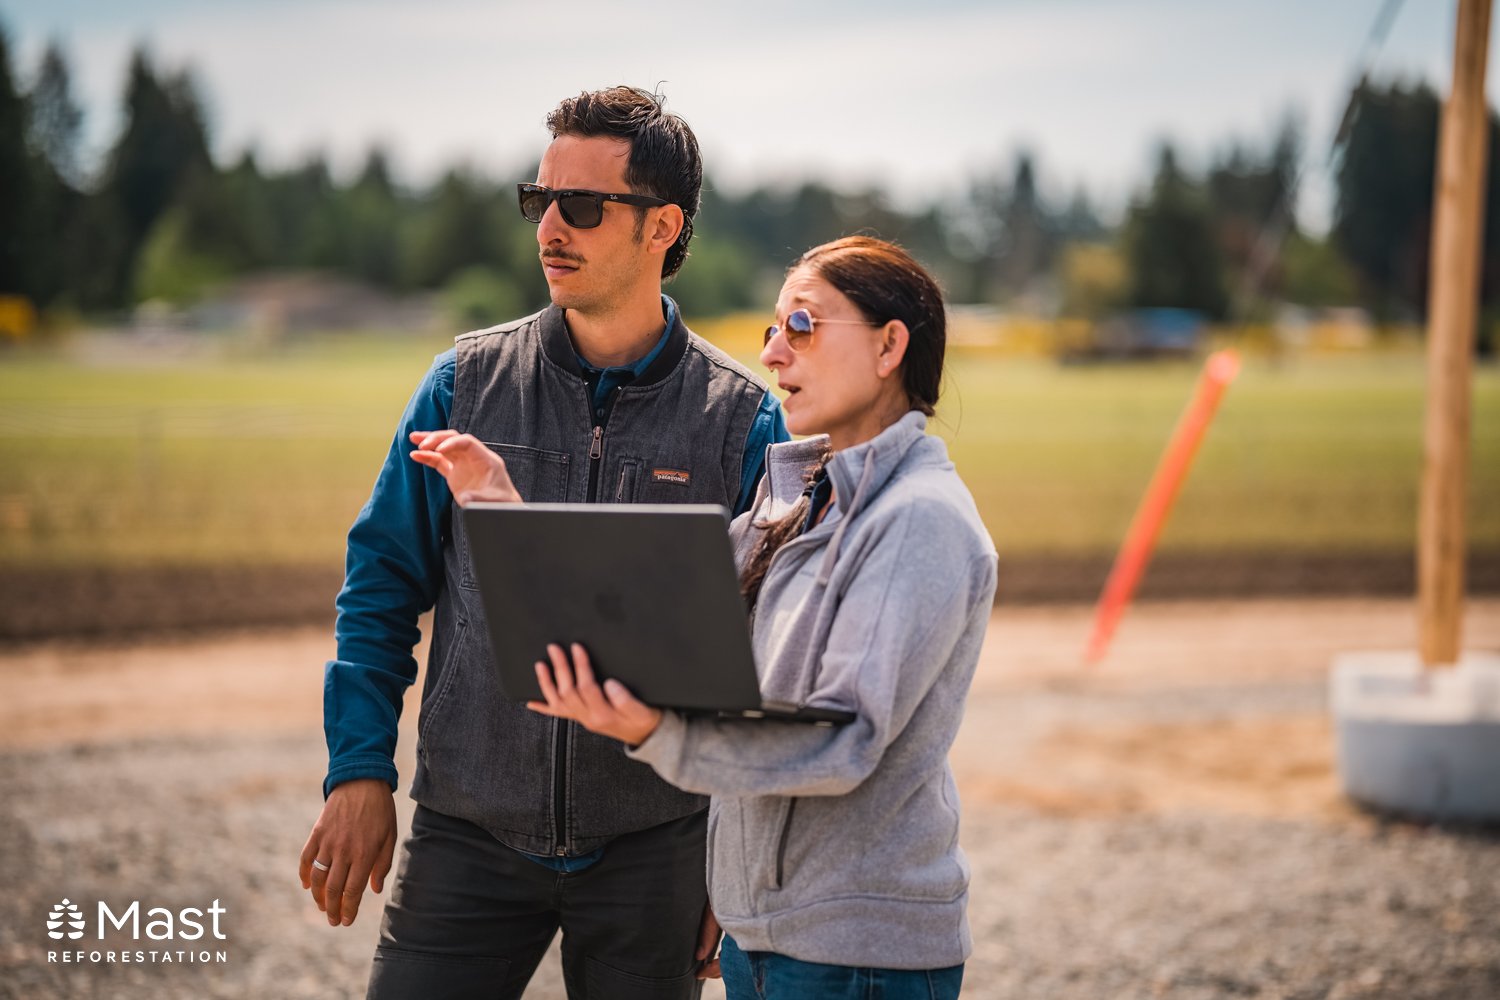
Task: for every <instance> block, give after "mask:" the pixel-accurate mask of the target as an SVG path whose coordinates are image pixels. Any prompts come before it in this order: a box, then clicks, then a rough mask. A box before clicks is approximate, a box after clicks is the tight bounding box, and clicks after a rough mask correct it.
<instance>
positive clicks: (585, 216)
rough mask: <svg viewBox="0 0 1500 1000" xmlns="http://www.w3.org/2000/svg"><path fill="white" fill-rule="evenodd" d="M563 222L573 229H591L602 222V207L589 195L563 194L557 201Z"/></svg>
mask: <svg viewBox="0 0 1500 1000" xmlns="http://www.w3.org/2000/svg"><path fill="white" fill-rule="evenodd" d="M557 207H558V208H559V209H560V210H561V211H562V217H563V221H564V222H566V223H567V224H568V225H570V226H572V227H573V228H574V229H593V228H594V227H595V226H597V225H598V224H599V223H600V222H603V221H604V205H603V203H602V202H601V201H600V199H599V198H598V197H597V196H595V195H591V194H565V195H563V196H562V197H560V198H558V199H557Z"/></svg>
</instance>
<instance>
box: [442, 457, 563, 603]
mask: <svg viewBox="0 0 1500 1000" xmlns="http://www.w3.org/2000/svg"><path fill="white" fill-rule="evenodd" d="M485 445H486V446H487V447H489V448H490V449H492V450H493V451H494V452H495V454H497V455H499V456H500V457H501V458H503V459H505V471H506V472H508V473H510V480H511V482H513V483H515V485H516V492H518V493H520V494H521V499H523V500H526V501H527V502H529V503H564V502H566V501H567V499H568V457H569V456H568V455H567V453H566V452H561V451H544V450H542V449H541V448H528V447H526V446H525V445H519V444H496V443H494V442H493V441H486V442H485ZM453 538H454V543H455V547H456V548H457V549H458V556H459V560H460V562H461V564H462V567H463V569H462V571H461V573H460V577H459V582H460V583H461V584H462V586H464V587H465V588H467V589H469V590H477V589H478V588H479V583H478V581H476V580H475V579H474V567H473V566H472V565H471V564H470V562H469V536H468V533H467V532H465V531H464V527H463V518H461V517H457V516H455V517H454V518H453Z"/></svg>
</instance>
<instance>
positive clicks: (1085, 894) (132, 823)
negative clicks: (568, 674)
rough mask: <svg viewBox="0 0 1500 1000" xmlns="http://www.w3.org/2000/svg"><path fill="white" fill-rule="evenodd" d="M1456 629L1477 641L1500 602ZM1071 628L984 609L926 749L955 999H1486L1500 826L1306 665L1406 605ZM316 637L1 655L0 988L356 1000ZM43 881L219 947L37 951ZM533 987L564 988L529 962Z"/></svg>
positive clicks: (1495, 975)
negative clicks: (956, 906)
mask: <svg viewBox="0 0 1500 1000" xmlns="http://www.w3.org/2000/svg"><path fill="white" fill-rule="evenodd" d="M1466 621H1467V644H1468V645H1469V646H1471V647H1473V648H1488V649H1495V648H1500V600H1497V599H1495V598H1485V599H1481V600H1476V601H1473V602H1471V603H1470V605H1469V608H1468V615H1467V619H1466ZM1088 626H1089V612H1088V610H1087V609H1084V608H1066V607H1064V608H1056V607H1054V608H1009V609H1002V610H1000V611H999V612H997V614H996V616H995V618H994V621H993V622H992V625H991V629H990V635H989V639H988V642H987V644H986V647H985V651H984V654H983V659H982V661H981V664H980V669H979V672H978V675H977V677H976V680H975V684H974V689H973V693H972V696H971V699H970V703H969V709H968V712H967V714H966V716H965V720H964V725H963V729H962V731H961V733H960V736H959V740H958V743H957V745H956V746H955V747H954V751H953V755H952V759H953V765H954V769H955V771H956V772H957V774H958V778H959V785H960V790H961V792H962V795H963V801H964V809H965V826H964V831H963V844H964V847H965V850H966V851H967V852H968V855H969V859H970V862H971V865H972V868H973V890H972V895H971V903H970V921H971V924H972V927H973V933H974V939H975V944H976V948H975V953H974V956H973V958H972V959H971V961H970V962H969V965H968V968H967V973H966V982H965V989H964V995H965V996H966V997H973V998H1022V997H1026V998H1030V997H1049V998H1052V997H1063V998H1071V997H1081V998H1082V997H1087V998H1095V997H1173V998H1200V997H1202V998H1208V997H1216V998H1217V997H1254V998H1270V997H1285V998H1308V1000H1311V998H1342V997H1388V998H1429V997H1430V998H1500V831H1496V830H1476V829H1453V828H1442V827H1435V826H1430V825H1424V824H1417V823H1409V822H1402V821H1398V820H1393V819H1389V818H1381V817H1374V816H1371V815H1369V814H1367V813H1364V812H1362V811H1360V810H1358V809H1356V808H1354V807H1353V806H1351V805H1350V804H1348V803H1347V802H1346V801H1345V800H1343V798H1342V797H1341V796H1340V794H1339V792H1338V786H1337V780H1336V773H1335V764H1334V757H1333V737H1332V731H1331V726H1330V724H1329V721H1328V718H1327V714H1326V708H1325V704H1326V686H1327V672H1328V666H1329V663H1330V661H1331V659H1332V657H1333V655H1334V654H1335V653H1338V652H1342V651H1348V650H1357V649H1380V648H1406V647H1410V646H1412V645H1413V643H1414V641H1415V624H1414V617H1413V610H1412V607H1411V604H1410V602H1406V601H1395V600H1370V599H1361V600H1347V599H1346V600H1326V599H1324V600H1312V599H1306V600H1297V601H1282V600H1276V601H1271V600H1267V601H1240V602H1234V603H1158V604H1145V605H1142V606H1140V607H1138V608H1136V609H1134V610H1133V611H1132V613H1131V615H1130V617H1129V618H1128V619H1127V621H1126V622H1125V624H1124V626H1123V627H1122V629H1121V631H1120V634H1119V636H1118V638H1117V641H1116V646H1115V649H1114V650H1113V652H1112V654H1111V656H1110V658H1109V659H1108V660H1107V661H1106V662H1105V663H1104V664H1103V665H1102V666H1100V667H1096V668H1092V669H1084V668H1081V667H1080V666H1079V662H1078V661H1079V654H1080V651H1081V649H1082V647H1083V643H1084V640H1085V638H1086V636H1087V633H1088ZM331 651H332V639H331V636H330V635H329V632H328V630H327V629H326V628H323V627H316V628H284V629H277V630H272V631H258V632H242V633H235V634H220V635H217V636H209V637H199V638H192V639H178V640H173V641H154V642H136V643H132V644H118V643H117V644H111V645H87V644H78V643H73V644H67V643H56V642H54V643H49V644H44V645H35V646H30V647H24V648H20V649H13V650H11V651H8V652H5V653H3V654H0V685H3V689H4V692H5V695H4V697H3V699H0V884H3V885H4V886H5V888H6V891H5V893H4V894H3V895H0V997H5V998H27V1000H31V998H63V997H66V998H75V997H79V998H82V997H98V998H105V997H108V998H116V997H119V998H134V997H143V998H144V997H153V998H154V997H169V998H170V997H194V998H197V997H226V998H227V997H252V996H253V997H286V998H302V997H307V998H313V997H318V998H322V997H359V996H363V991H364V982H365V978H366V975H367V973H368V966H369V957H370V954H371V950H372V948H373V942H374V939H375V936H376V933H377V931H378V917H379V904H380V900H379V899H378V898H367V899H366V902H365V906H364V911H363V912H362V913H361V915H360V918H359V920H358V921H357V922H356V924H355V925H354V926H353V927H352V928H343V929H332V928H329V927H328V926H327V925H326V923H324V922H323V921H322V917H321V915H320V914H319V913H318V912H317V911H316V909H315V908H314V907H313V906H312V904H311V902H310V901H309V900H308V899H307V898H306V896H305V895H304V894H303V893H302V892H301V890H300V887H299V886H298V883H297V878H296V864H297V856H298V853H299V851H300V848H301V845H302V841H303V840H304V838H305V837H306V835H307V830H308V828H309V827H310V825H311V823H312V821H313V820H314V818H315V817H316V815H317V811H318V808H319V805H320V802H321V795H320V792H319V785H320V781H321V778H322V774H323V770H324V766H325V763H326V758H325V755H324V750H323V744H322V738H321V712H322V703H321V664H322V661H323V660H325V659H326V658H327V657H328V656H329V655H330V653H331ZM414 697H415V692H413V699H414ZM409 707H410V708H412V709H413V710H414V708H415V704H414V701H413V702H412V704H411V705H410V706H409ZM403 728H404V730H405V732H404V738H403V742H402V746H401V748H400V752H399V757H398V763H399V764H400V766H401V768H402V775H403V779H405V778H408V777H409V775H410V771H411V754H412V745H411V736H412V729H413V725H412V724H411V718H410V717H408V719H407V724H406V725H405V726H404V727H403ZM398 801H399V802H401V804H402V813H401V817H402V824H403V827H404V826H405V824H406V822H407V818H408V817H409V813H410V802H409V800H407V799H405V798H404V795H403V797H401V798H399V799H398ZM64 898H67V899H68V900H72V901H84V902H85V903H86V904H88V903H91V901H93V900H106V901H108V902H109V903H110V904H111V906H112V907H114V908H115V910H116V911H118V910H120V909H123V907H124V906H126V905H128V903H129V901H131V900H136V899H139V900H141V908H142V910H143V911H144V910H145V909H147V908H148V907H151V906H165V907H169V908H171V909H173V910H177V909H179V908H181V907H185V906H197V907H206V906H208V905H209V903H210V902H211V901H212V900H214V899H218V900H220V901H221V902H222V904H223V905H224V907H225V908H226V910H227V912H226V914H225V916H224V918H223V929H224V931H225V933H226V936H227V940H225V941H220V942H216V943H215V944H212V945H209V946H208V947H210V948H211V949H212V948H217V949H220V950H224V951H225V952H226V954H227V961H226V962H224V963H218V962H212V961H211V962H206V963H204V962H192V961H185V962H178V963H174V964H171V965H165V964H112V965H111V964H98V965H95V964H81V965H71V964H62V963H60V962H58V963H49V962H48V961H47V952H48V950H49V949H58V948H61V946H60V945H58V944H57V943H56V942H51V941H49V940H48V938H47V936H46V929H45V921H46V920H47V919H48V916H49V911H50V910H52V909H53V907H54V906H56V905H57V904H58V903H59V901H60V900H62V899H64ZM90 937H92V935H90ZM94 943H95V945H97V942H94ZM200 944H201V942H200ZM75 947H76V946H75ZM115 947H120V945H119V944H115ZM129 947H130V948H132V949H140V948H144V947H149V946H148V945H145V944H143V945H130V946H129ZM528 995H529V996H535V997H539V998H552V997H561V996H562V993H561V989H560V985H559V975H558V971H557V966H556V957H555V954H554V955H553V956H552V957H550V958H549V959H548V961H547V962H546V963H544V965H543V968H542V970H541V972H540V974H539V976H538V979H537V981H536V983H535V984H534V986H533V989H532V991H531V992H530V994H528ZM721 995H722V994H721V993H720V992H719V991H718V989H717V987H712V988H710V990H708V991H706V992H705V996H710V997H714V996H721Z"/></svg>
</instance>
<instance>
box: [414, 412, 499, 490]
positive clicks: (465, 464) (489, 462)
mask: <svg viewBox="0 0 1500 1000" xmlns="http://www.w3.org/2000/svg"><path fill="white" fill-rule="evenodd" d="M411 443H412V444H414V445H416V446H417V450H416V451H414V452H412V453H411V460H412V461H413V462H417V463H418V464H420V465H425V466H427V467H428V468H430V469H436V470H437V471H438V472H440V473H442V476H443V478H444V479H446V480H448V489H449V490H451V491H452V493H453V498H454V499H455V500H457V501H458V504H459V506H460V507H467V506H468V505H469V504H470V503H473V502H474V501H476V500H489V501H495V502H499V503H520V502H521V494H520V493H518V492H517V491H516V486H515V484H514V483H512V482H511V481H510V473H509V472H507V471H505V459H503V458H501V457H500V456H499V455H497V454H495V453H494V452H493V451H491V450H490V449H489V448H488V447H486V446H485V443H484V442H483V441H481V440H479V439H478V438H477V437H475V436H474V435H472V434H460V433H459V432H458V431H455V430H442V431H412V432H411Z"/></svg>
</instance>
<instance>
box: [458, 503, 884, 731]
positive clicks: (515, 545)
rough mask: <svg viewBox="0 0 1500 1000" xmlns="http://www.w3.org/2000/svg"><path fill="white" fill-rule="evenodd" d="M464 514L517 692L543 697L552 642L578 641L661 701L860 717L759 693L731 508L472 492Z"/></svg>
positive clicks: (601, 665) (494, 633)
mask: <svg viewBox="0 0 1500 1000" xmlns="http://www.w3.org/2000/svg"><path fill="white" fill-rule="evenodd" d="M462 516H463V522H464V530H465V532H466V533H467V534H468V538H469V560H470V563H471V564H472V566H473V570H474V575H475V579H476V580H478V582H479V596H480V600H481V601H482V602H483V604H484V614H485V618H486V620H487V621H488V622H489V636H490V649H491V652H492V655H493V657H494V663H495V668H496V670H497V671H498V673H499V678H500V687H501V690H503V691H504V692H505V694H506V696H507V697H509V698H513V699H516V700H518V701H532V700H537V701H540V700H541V698H542V692H541V688H540V687H538V686H537V682H536V673H535V664H536V662H537V661H538V660H544V659H546V654H547V644H548V643H553V642H557V643H562V644H563V645H566V644H568V643H571V642H580V643H582V644H583V645H584V648H586V649H587V650H588V651H589V659H590V662H591V663H592V664H593V668H594V674H595V676H596V677H598V678H599V679H600V680H601V681H602V680H604V679H605V678H609V677H613V678H615V679H617V680H619V681H620V682H621V683H623V684H624V685H625V686H626V687H628V688H630V690H631V692H632V693H634V694H635V696H636V697H637V698H639V699H641V700H642V701H644V702H647V703H648V704H651V705H656V706H658V707H661V708H673V709H679V710H681V711H685V712H697V713H709V714H717V715H721V716H733V717H738V718H747V719H785V720H789V721H794V722H809V723H813V724H816V725H824V726H831V725H838V724H842V723H846V722H850V721H852V720H853V718H854V715H853V713H850V712H843V711H837V710H834V709H822V708H812V707H808V706H797V705H788V704H779V703H768V702H764V701H762V699H761V696H760V684H759V682H758V680H757V678H756V672H755V659H754V656H753V655H752V653H751V650H750V633H749V629H748V623H747V621H746V614H745V602H744V600H743V599H742V598H741V596H740V587H739V580H738V578H737V575H736V573H735V568H734V554H733V552H732V551H731V550H730V546H729V533H728V512H727V511H726V510H725V509H724V508H722V507H717V506H712V505H702V504H663V505H653V504H513V503H475V504H470V505H469V506H468V507H465V508H464V509H463V512H462Z"/></svg>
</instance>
